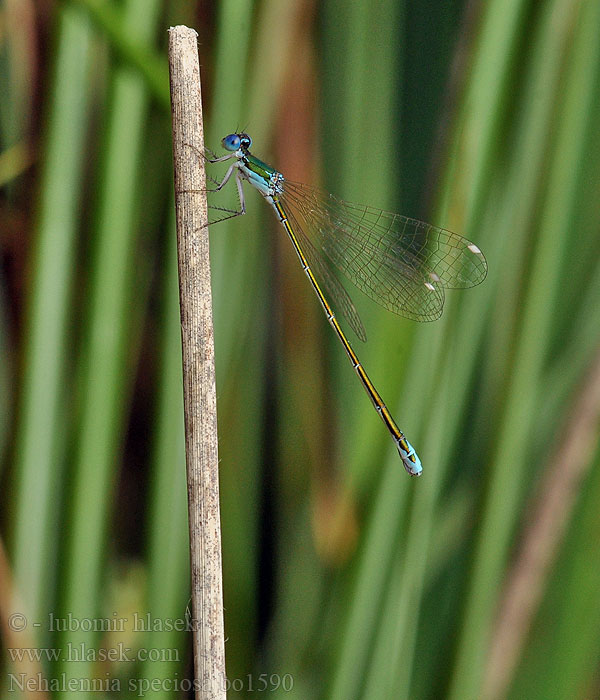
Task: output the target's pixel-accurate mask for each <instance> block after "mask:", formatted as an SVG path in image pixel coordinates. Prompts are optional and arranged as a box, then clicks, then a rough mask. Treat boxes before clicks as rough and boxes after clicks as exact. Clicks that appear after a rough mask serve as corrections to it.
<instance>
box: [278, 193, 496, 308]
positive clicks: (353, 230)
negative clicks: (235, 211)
mask: <svg viewBox="0 0 600 700" xmlns="http://www.w3.org/2000/svg"><path fill="white" fill-rule="evenodd" d="M279 198H280V200H281V202H282V203H283V205H284V207H285V208H286V209H287V210H289V211H291V212H293V213H294V215H295V218H296V219H297V220H298V221H299V223H300V226H301V228H302V229H303V230H304V232H305V233H306V235H307V236H309V237H311V238H312V240H313V242H314V244H315V246H316V247H317V248H321V249H322V250H323V251H324V253H325V254H326V256H327V257H328V258H329V260H330V261H331V262H332V263H333V264H334V265H335V266H336V267H337V268H338V269H339V270H340V271H341V272H342V273H343V274H344V275H345V276H346V277H347V278H348V279H349V280H351V281H352V282H353V283H354V284H355V285H356V286H357V287H358V288H359V289H360V290H361V291H363V292H364V293H365V294H366V295H367V296H369V297H370V298H371V299H373V300H374V301H376V302H377V303H378V304H381V306H383V307H384V308H386V309H388V310H389V311H393V312H394V313H397V314H399V315H400V316H405V317H407V318H410V319H413V320H416V321H433V320H435V319H437V318H439V317H440V316H441V313H442V309H443V306H444V288H458V287H462V288H464V287H473V286H475V285H477V284H479V283H480V282H482V281H483V280H484V279H485V276H486V274H487V263H486V260H485V257H484V255H483V253H482V252H481V251H480V250H479V248H478V247H477V246H476V245H475V244H474V243H471V242H470V241H468V240H467V239H466V238H463V237H462V236H459V235H457V234H456V233H452V232H451V231H447V230H445V229H442V228H438V227H436V226H431V225H430V224H426V223H424V222H422V221H417V220H416V219H409V218H407V217H405V216H401V215H400V214H393V213H391V212H386V211H381V210H380V209H375V208H374V207H368V206H364V205H358V204H351V203H349V202H344V201H342V200H341V199H338V198H337V197H334V196H333V195H330V194H328V193H327V192H325V191H323V190H320V189H318V188H316V187H310V186H308V185H303V184H300V183H296V182H291V181H289V180H285V181H284V183H283V192H282V193H281V194H280V195H279Z"/></svg>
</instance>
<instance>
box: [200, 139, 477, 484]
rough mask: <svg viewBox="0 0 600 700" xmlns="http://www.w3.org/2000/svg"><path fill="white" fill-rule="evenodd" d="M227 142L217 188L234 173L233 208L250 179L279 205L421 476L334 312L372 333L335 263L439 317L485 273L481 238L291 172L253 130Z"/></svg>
mask: <svg viewBox="0 0 600 700" xmlns="http://www.w3.org/2000/svg"><path fill="white" fill-rule="evenodd" d="M221 143H222V144H223V147H224V148H225V149H226V150H227V151H229V153H228V154H227V155H224V156H222V157H221V158H207V160H208V161H209V162H211V163H220V162H223V161H227V160H231V159H234V160H233V163H232V164H231V166H230V167H229V169H228V170H227V172H226V173H225V177H224V178H223V179H222V181H221V182H220V183H218V184H217V187H216V189H215V190H214V191H219V190H221V189H222V188H223V187H224V186H225V185H226V184H227V182H228V181H229V180H230V178H231V176H232V175H235V182H236V185H237V190H238V195H239V199H240V210H239V211H236V212H230V216H238V215H240V214H244V213H245V212H246V204H245V200H244V191H243V187H242V182H243V180H247V181H248V182H249V183H250V184H251V185H252V186H253V187H255V188H256V189H257V190H258V191H259V192H260V194H262V196H263V197H264V198H265V199H266V200H267V202H269V204H270V205H271V206H272V207H273V209H274V210H275V213H276V214H277V217H278V219H279V221H280V222H281V223H282V224H283V227H284V228H285V230H286V232H287V234H288V236H289V238H290V241H291V242H292V245H293V246H294V250H295V251H296V254H297V255H298V258H299V259H300V263H301V264H302V269H303V270H304V272H305V273H306V275H307V277H308V279H309V280H310V283H311V285H312V287H313V289H314V290H315V292H316V294H317V297H318V298H319V301H320V302H321V305H322V306H323V309H324V311H325V315H326V316H327V320H328V321H329V323H330V324H331V326H332V327H333V330H334V331H335V332H336V334H337V336H338V338H339V339H340V341H341V343H342V345H343V346H344V350H345V351H346V354H347V355H348V358H349V359H350V362H351V363H352V366H353V367H354V369H355V370H356V373H357V374H358V377H359V379H360V381H361V382H362V385H363V387H364V388H365V390H366V392H367V394H368V395H369V397H370V399H371V401H372V402H373V405H374V406H375V409H376V410H377V413H379V415H380V416H381V419H382V420H383V422H384V423H385V425H386V427H387V429H388V430H389V432H390V434H391V436H392V438H393V439H394V442H395V444H396V447H397V448H398V452H399V454H400V457H401V459H402V463H403V464H404V468H405V469H406V471H407V472H408V473H409V474H411V475H412V476H420V475H421V473H422V471H423V468H422V466H421V460H420V459H419V457H418V456H417V453H416V452H415V450H414V448H413V446H412V445H411V444H410V442H409V441H408V440H407V439H406V437H405V436H404V433H403V432H402V431H401V430H400V428H398V426H397V425H396V422H395V421H394V419H393V418H392V415H391V414H390V412H389V410H388V409H387V407H386V405H385V403H384V402H383V400H382V398H381V396H380V395H379V392H378V391H377V389H375V387H374V385H373V383H372V382H371V380H370V379H369V377H368V376H367V373H366V372H365V370H364V368H363V366H362V364H361V363H360V361H359V359H358V357H357V355H356V353H355V352H354V350H353V349H352V346H351V345H350V342H349V341H348V338H347V337H346V335H345V334H344V331H343V330H342V328H341V326H340V324H339V323H338V320H337V318H336V316H335V314H334V311H333V309H336V310H337V311H339V312H340V313H341V314H342V316H343V317H344V318H345V319H346V321H347V322H348V324H349V325H350V327H351V328H352V330H353V331H354V332H355V333H356V335H357V336H358V337H359V338H360V339H361V340H363V341H364V340H366V338H367V336H366V333H365V329H364V327H363V324H362V322H361V320H360V318H359V316H358V313H357V311H356V309H355V308H354V304H353V303H352V300H351V299H350V297H349V296H348V294H347V292H346V290H345V289H344V288H343V287H342V285H341V283H340V282H339V281H338V279H337V277H336V276H335V275H334V273H333V272H332V271H331V270H330V266H329V263H332V264H333V266H334V267H336V268H337V269H338V270H340V271H341V272H342V273H343V274H344V275H345V276H346V277H347V278H348V279H349V280H351V281H352V282H353V283H354V284H355V285H356V286H357V287H358V288H359V289H361V290H362V291H363V292H364V293H365V294H366V295H367V296H369V297H370V298H371V299H373V300H374V301H376V302H377V303H378V304H381V306H383V307H385V308H386V309H388V310H389V311H393V312H394V313H396V314H399V315H400V316H405V317H407V318H410V319H413V320H415V321H433V320H435V319H437V318H439V317H440V316H441V314H442V308H443V306H444V289H448V288H458V287H473V286H475V285H476V284H479V283H480V282H482V281H483V280H484V279H485V276H486V274H487V263H486V260H485V257H484V255H483V253H482V252H481V251H480V250H479V248H478V247H477V246H476V245H475V244H474V243H471V242H470V241H468V240H466V239H465V238H462V237H461V236H458V235H457V234H455V233H452V232H450V231H446V230H445V229H442V228H437V227H436V226H431V225H430V224H426V223H423V222H422V221H417V220H415V219H409V218H407V217H405V216H400V215H399V214H392V213H390V212H386V211H381V210H379V209H375V208H374V207H367V206H362V205H358V204H350V203H348V202H343V201H342V200H341V199H337V197H334V196H333V195H330V194H327V193H326V192H324V191H322V190H320V189H317V188H315V187H309V186H307V185H301V184H299V183H297V182H291V181H290V180H287V179H286V178H284V176H283V175H282V174H281V173H280V172H278V171H277V170H275V169H274V168H272V167H271V166H269V165H267V164H266V163H263V162H262V161H261V160H259V159H258V158H255V157H254V156H253V155H252V154H251V153H250V147H251V146H252V139H251V138H250V137H249V136H248V134H244V133H240V134H229V135H228V136H226V137H225V138H224V139H223V140H222V142H221ZM224 218H230V217H224ZM221 220H222V219H221ZM320 251H322V252H323V253H324V255H325V257H323V256H322V255H321V252H320ZM324 290H325V291H326V292H327V293H328V296H329V298H331V299H332V303H333V305H330V303H329V301H328V300H327V298H326V296H325V291H324Z"/></svg>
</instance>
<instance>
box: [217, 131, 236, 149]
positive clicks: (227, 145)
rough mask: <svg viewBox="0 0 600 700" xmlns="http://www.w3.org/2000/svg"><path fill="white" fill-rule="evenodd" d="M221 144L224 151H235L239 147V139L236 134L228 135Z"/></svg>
mask: <svg viewBox="0 0 600 700" xmlns="http://www.w3.org/2000/svg"><path fill="white" fill-rule="evenodd" d="M221 144H222V145H223V148H224V149H225V150H226V151H237V149H238V148H239V147H240V137H239V136H238V135H237V134H229V136H226V137H225V138H224V139H223V140H222V141H221Z"/></svg>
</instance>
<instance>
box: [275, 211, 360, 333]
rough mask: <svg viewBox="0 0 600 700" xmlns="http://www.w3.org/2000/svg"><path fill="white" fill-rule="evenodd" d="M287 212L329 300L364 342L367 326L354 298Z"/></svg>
mask: <svg viewBox="0 0 600 700" xmlns="http://www.w3.org/2000/svg"><path fill="white" fill-rule="evenodd" d="M287 214H288V218H289V221H290V224H291V226H292V229H293V230H294V233H295V234H296V238H297V239H298V243H299V244H300V247H301V248H302V252H303V253H304V255H305V257H306V260H307V261H308V264H309V265H310V269H311V270H312V272H313V274H314V276H315V279H316V280H317V282H319V284H323V286H324V287H325V290H326V291H327V293H328V296H329V298H328V301H329V302H330V303H331V306H332V307H333V309H334V310H335V311H339V312H340V313H341V314H342V316H343V317H344V318H345V319H346V321H348V324H349V325H350V328H352V330H353V331H354V332H355V333H356V335H357V336H358V337H359V338H360V340H362V341H363V342H364V341H366V340H367V334H366V332H365V328H364V326H363V324H362V321H361V320H360V316H359V315H358V312H357V310H356V308H355V307H354V304H353V303H352V299H350V296H349V295H348V292H346V290H345V289H344V287H343V286H342V284H341V282H340V281H339V280H338V279H337V277H336V276H335V275H334V274H333V272H331V271H330V270H329V269H328V267H327V263H326V262H325V261H324V260H323V258H322V256H321V254H320V253H319V251H318V250H317V249H316V248H315V246H314V245H313V244H312V243H311V241H310V239H309V238H307V236H306V235H305V234H304V231H303V230H302V226H301V225H300V222H299V221H298V220H297V219H296V217H295V216H294V214H293V212H291V211H289V212H287Z"/></svg>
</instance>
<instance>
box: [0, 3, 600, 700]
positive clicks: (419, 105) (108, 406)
mask: <svg viewBox="0 0 600 700" xmlns="http://www.w3.org/2000/svg"><path fill="white" fill-rule="evenodd" d="M175 24H188V25H190V26H193V27H195V28H196V29H197V31H198V34H199V52H200V63H201V67H202V78H203V86H202V89H203V97H204V105H205V107H204V113H205V129H206V142H207V145H208V146H211V147H212V148H213V149H215V150H217V151H218V150H219V148H220V146H219V144H220V139H221V138H222V137H223V136H224V135H226V134H228V133H230V132H232V131H234V130H236V129H241V128H243V129H245V130H247V131H248V132H249V133H250V134H251V135H252V137H253V139H254V148H253V151H254V152H255V154H256V155H257V156H259V157H260V158H263V159H264V160H266V161H267V162H270V163H271V164H273V165H274V166H276V167H278V168H279V169H280V170H281V171H283V172H284V173H285V174H286V175H289V177H290V178H292V179H294V180H300V181H305V182H310V183H313V184H322V185H324V186H325V187H326V188H327V189H329V190H330V191H332V192H335V193H336V194H338V195H339V196H341V197H343V198H345V199H348V200H349V201H358V202H363V203H368V204H372V205H373V206H378V207H381V208H386V209H391V210H394V211H399V212H401V213H403V214H406V215H408V216H414V217H417V218H423V219H426V220H429V221H431V222H432V223H435V224H438V225H442V226H444V227H446V228H449V229H451V230H453V231H456V232H459V233H461V234H463V235H464V236H466V237H468V238H469V239H470V240H472V241H474V242H476V243H477V245H479V246H480V247H481V248H482V249H483V251H484V252H485V254H486V257H487V260H488V264H489V274H488V277H487V279H486V281H485V282H484V284H483V285H481V286H479V287H477V288H475V289H472V290H468V291H463V292H460V291H455V292H449V294H448V295H447V302H446V310H445V313H444V316H443V318H442V319H441V320H440V321H438V322H436V323H433V324H416V323H413V322H410V321H406V320H404V319H401V318H398V317H394V316H393V315H391V314H387V313H385V312H384V311H382V310H381V309H379V307H376V306H375V305H374V304H372V303H371V302H369V301H368V300H366V299H364V298H361V296H362V295H361V294H360V292H358V291H356V293H354V291H355V290H352V289H350V290H349V291H351V292H352V293H353V298H354V300H355V303H356V304H357V307H358V309H359V311H360V312H361V315H362V316H363V320H364V322H365V326H366V329H367V333H368V334H369V343H368V344H366V345H365V346H361V347H358V346H359V345H361V344H360V343H359V342H358V341H356V342H355V343H354V344H355V346H356V350H357V351H358V352H359V355H360V357H361V360H362V361H363V363H364V365H365V367H366V368H367V371H368V372H369V374H370V376H371V378H372V379H373V381H374V382H375V384H376V385H377V386H378V388H379V390H380V391H381V393H382V394H383V397H384V399H385V400H386V402H387V405H388V407H389V408H390V410H391V411H392V413H393V414H394V415H395V416H396V419H397V421H398V423H399V425H400V426H401V427H402V429H403V430H404V431H405V432H406V434H407V436H408V437H409V439H410V440H411V442H412V443H413V444H414V445H415V447H416V448H417V451H418V452H419V454H420V457H421V459H422V461H423V465H424V475H423V477H422V478H421V479H420V480H418V481H416V480H411V479H410V478H408V476H407V475H406V474H405V472H404V469H403V468H402V465H401V463H400V461H399V458H398V454H397V452H396V450H395V448H394V445H393V443H392V441H391V440H390V438H389V435H388V434H387V432H386V430H385V429H384V428H383V426H382V425H381V422H380V421H379V419H378V418H377V416H376V414H375V413H374V412H373V409H372V407H371V406H370V402H369V400H368V398H367V397H366V396H365V395H364V392H363V390H362V388H361V387H360V384H359V382H358V381H357V379H356V377H355V376H354V373H353V372H352V369H351V367H350V366H349V365H348V362H347V359H346V358H345V356H344V353H343V350H342V349H341V347H340V346H339V344H338V343H337V341H336V339H335V337H334V335H333V333H332V332H331V329H330V328H329V327H328V325H327V322H326V319H325V317H324V316H323V314H322V311H321V309H320V307H319V304H318V302H317V300H316V298H314V294H313V293H312V292H311V290H310V287H309V285H308V283H307V281H306V279H305V277H304V275H303V274H302V271H301V269H300V267H299V265H298V263H297V260H296V259H295V258H294V254H293V251H292V250H291V247H290V246H289V244H288V242H287V241H286V240H285V235H284V234H283V232H282V230H280V228H279V227H278V225H277V222H276V221H275V217H274V216H273V214H272V212H271V211H270V210H269V209H268V207H267V206H266V205H265V203H264V202H262V201H261V198H260V197H259V196H258V195H257V194H256V193H254V192H251V191H249V192H247V206H248V215H247V216H246V217H245V218H244V219H243V220H239V219H238V220H235V221H232V222H228V223H226V224H222V225H220V226H218V227H215V228H214V229H213V230H211V233H210V237H211V262H212V268H213V294H214V297H213V306H214V315H215V344H216V362H217V391H218V411H219V430H220V434H219V452H220V469H221V476H220V478H221V499H222V513H221V515H222V526H223V563H224V598H225V608H226V611H225V626H226V634H227V642H226V657H227V676H228V679H229V684H230V693H229V697H232V698H247V697H256V696H257V695H259V694H260V695H266V696H268V697H273V698H290V697H294V698H307V699H310V698H332V699H335V700H337V699H339V700H351V699H353V698H368V699H378V698H452V699H456V700H459V699H460V700H464V699H466V698H502V697H509V698H531V699H533V698H544V699H548V698H594V697H600V667H599V661H600V605H598V600H599V599H600V547H599V546H598V542H599V541H600V511H599V510H598V509H597V506H596V504H597V503H598V502H600V468H599V467H600V465H599V464H598V462H599V455H600V452H599V449H598V438H599V425H600V419H599V416H600V235H599V234H600V130H599V129H598V126H597V125H598V124H599V123H600V3H599V2H598V0H543V1H542V2H540V1H539V0H487V1H486V2H470V3H468V2H462V1H459V0H456V1H455V0H450V1H448V2H443V3H441V2H436V1H435V0H375V1H371V2H368V1H367V0H355V1H353V2H347V3H340V2H336V1H335V0H323V1H322V2H316V0H262V1H258V0H257V1H256V2H250V1H249V0H221V2H216V1H212V2H211V1H209V0H204V1H202V0H199V2H183V0H121V1H119V2H117V1H116V0H71V1H70V2H67V1H64V2H61V1H59V0H57V1H55V2H52V1H50V0H47V1H46V2H34V1H33V0H3V2H1V3H0V188H1V189H0V233H1V253H2V277H1V286H0V346H1V347H0V353H1V357H2V361H1V362H0V406H1V409H0V450H1V456H2V460H1V465H2V472H1V474H0V484H1V488H2V492H1V501H0V502H1V509H2V510H1V516H0V517H1V520H0V525H1V535H2V539H1V545H2V546H1V549H0V618H1V619H2V623H3V625H2V649H3V660H2V666H1V668H2V675H1V678H0V695H1V696H2V697H15V698H18V697H24V698H29V697H34V695H35V697H36V698H39V697H48V698H55V697H56V698H57V697H61V698H62V697H68V698H70V697H72V698H89V697H92V696H93V697H109V696H110V697H131V698H133V697H152V698H182V697H190V694H189V692H188V690H187V688H188V684H189V679H190V678H191V677H192V670H191V654H190V636H189V634H188V633H185V632H183V631H181V629H178V628H180V627H181V624H180V623H181V621H182V620H185V616H186V608H187V605H188V600H189V585H188V553H187V539H188V534H187V515H186V494H185V477H184V474H185V468H184V455H183V435H182V385H181V358H180V352H181V350H180V335H179V312H178V290H177V276H176V265H175V234H174V224H173V218H174V217H173V193H172V190H173V188H172V179H171V145H170V114H169V89H168V76H167V62H166V43H167V31H166V30H167V28H168V27H169V26H171V25H175ZM15 615H16V617H15ZM19 615H21V616H22V617H19ZM124 620H127V622H124ZM102 621H104V623H103V622H102ZM119 621H123V622H122V624H119ZM110 622H112V623H113V624H108V623H110ZM135 624H137V627H135V626H134V625H135ZM121 627H122V629H120V628H121ZM109 628H110V629H109ZM174 628H175V629H174ZM110 650H113V652H112V653H109V652H110ZM114 650H117V652H114ZM126 650H128V651H126ZM119 651H120V652H121V653H120V654H119ZM28 682H29V685H28ZM94 684H95V685H94ZM290 686H291V687H290ZM40 689H41V691H42V692H41V693H39V692H38V693H37V694H36V693H35V691H36V690H40ZM92 690H99V691H100V692H91V691H92Z"/></svg>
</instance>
